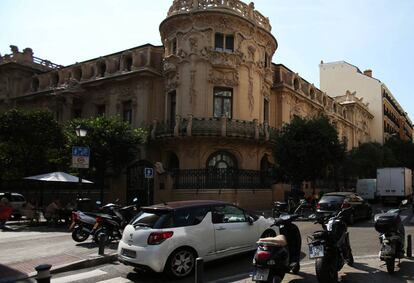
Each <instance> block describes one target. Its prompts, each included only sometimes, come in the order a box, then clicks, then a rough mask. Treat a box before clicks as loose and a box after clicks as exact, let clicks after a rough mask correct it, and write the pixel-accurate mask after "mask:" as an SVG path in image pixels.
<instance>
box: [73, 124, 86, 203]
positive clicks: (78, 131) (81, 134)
mask: <svg viewBox="0 0 414 283" xmlns="http://www.w3.org/2000/svg"><path fill="white" fill-rule="evenodd" d="M75 133H76V136H77V137H78V138H84V137H86V135H87V134H88V130H87V129H85V128H83V127H82V126H81V125H79V126H77V127H76V129H75ZM79 192H82V169H81V168H79ZM79 192H78V196H79Z"/></svg>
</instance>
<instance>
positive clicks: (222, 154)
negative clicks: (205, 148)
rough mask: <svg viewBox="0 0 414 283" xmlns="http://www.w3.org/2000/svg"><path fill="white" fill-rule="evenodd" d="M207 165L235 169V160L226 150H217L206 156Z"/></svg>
mask: <svg viewBox="0 0 414 283" xmlns="http://www.w3.org/2000/svg"><path fill="white" fill-rule="evenodd" d="M207 167H208V168H215V169H235V168H237V160H236V158H235V157H234V156H233V155H232V154H231V153H229V152H227V151H217V152H215V153H213V154H212V155H210V157H209V158H208V160H207Z"/></svg>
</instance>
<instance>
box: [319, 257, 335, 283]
mask: <svg viewBox="0 0 414 283" xmlns="http://www.w3.org/2000/svg"><path fill="white" fill-rule="evenodd" d="M336 264H337V259H336V256H324V257H321V258H317V259H316V261H315V270H316V277H317V278H318V282H319V283H336V282H338V271H337V266H336Z"/></svg>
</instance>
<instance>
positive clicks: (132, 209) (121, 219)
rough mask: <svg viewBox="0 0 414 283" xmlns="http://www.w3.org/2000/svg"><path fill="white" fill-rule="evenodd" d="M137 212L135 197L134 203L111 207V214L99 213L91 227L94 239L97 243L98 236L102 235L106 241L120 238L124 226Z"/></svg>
mask: <svg viewBox="0 0 414 283" xmlns="http://www.w3.org/2000/svg"><path fill="white" fill-rule="evenodd" d="M137 212H138V205H137V199H134V204H132V205H128V206H124V207H121V208H115V207H114V208H113V209H112V213H111V214H101V215H98V216H97V217H96V224H95V226H94V227H93V231H94V238H93V239H94V241H95V243H97V244H98V243H99V240H100V237H104V240H105V242H106V243H109V242H111V241H112V240H120V239H121V238H122V231H123V229H124V228H125V226H126V225H127V224H128V223H129V222H130V221H131V220H132V218H134V216H135V215H136V214H137Z"/></svg>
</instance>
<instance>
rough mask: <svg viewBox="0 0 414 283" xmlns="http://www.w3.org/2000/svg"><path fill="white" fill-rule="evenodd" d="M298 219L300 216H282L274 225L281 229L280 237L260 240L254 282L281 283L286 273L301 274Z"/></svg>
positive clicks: (255, 258)
mask: <svg viewBox="0 0 414 283" xmlns="http://www.w3.org/2000/svg"><path fill="white" fill-rule="evenodd" d="M298 217H299V215H289V214H283V215H281V216H280V218H276V219H275V223H274V224H273V225H272V226H278V227H279V231H280V235H278V236H276V237H269V238H263V239H259V241H258V242H257V244H258V247H257V250H256V253H255V255H254V258H253V265H254V272H253V277H252V280H253V281H256V282H268V283H279V282H281V281H282V280H283V278H284V277H285V274H286V272H290V271H291V272H292V273H294V274H296V273H298V272H299V269H300V264H299V261H300V250H301V246H302V238H301V235H300V231H299V229H298V227H297V226H296V225H295V224H294V223H293V221H294V220H295V219H297V218H298Z"/></svg>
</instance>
